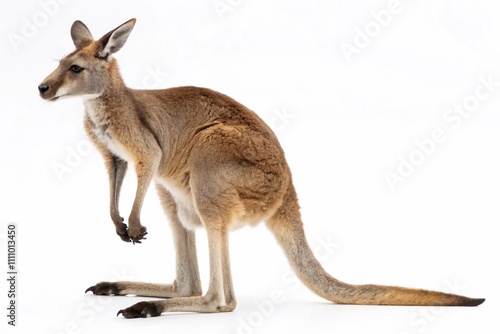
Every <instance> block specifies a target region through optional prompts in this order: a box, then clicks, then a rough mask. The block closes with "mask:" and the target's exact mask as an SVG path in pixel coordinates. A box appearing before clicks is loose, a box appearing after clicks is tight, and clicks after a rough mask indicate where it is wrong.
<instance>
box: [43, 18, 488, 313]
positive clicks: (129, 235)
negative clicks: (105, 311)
mask: <svg viewBox="0 0 500 334" xmlns="http://www.w3.org/2000/svg"><path fill="white" fill-rule="evenodd" d="M135 22H136V20H135V19H131V20H129V21H127V22H125V23H124V24H122V25H120V26H119V27H117V28H116V29H113V30H111V31H110V32H108V33H107V34H105V35H104V36H103V37H101V38H100V39H98V40H94V38H93V37H92V34H91V33H90V31H89V29H88V28H87V27H86V26H85V24H83V23H82V22H81V21H76V22H74V23H73V25H72V27H71V37H72V39H73V43H74V44H75V47H76V50H75V51H74V52H72V53H71V54H69V55H68V56H66V57H65V58H63V59H62V60H61V61H60V63H59V66H58V67H57V68H56V69H55V70H54V72H52V73H51V74H50V75H49V76H48V77H47V78H46V79H45V80H44V81H43V83H42V84H40V85H39V86H38V90H39V93H40V96H41V97H42V98H43V99H45V100H48V101H56V100H58V99H60V98H66V97H73V96H80V97H81V98H83V100H84V104H85V117H84V127H85V130H86V133H87V134H88V136H89V137H90V139H91V140H92V141H93V143H94V144H95V146H96V147H97V149H98V150H99V151H100V153H101V154H102V156H103V158H104V162H105V165H106V168H107V172H108V175H109V190H110V215H111V220H112V221H113V223H114V226H115V229H116V233H117V234H118V236H119V237H120V238H121V239H122V240H123V241H126V242H132V243H134V244H135V243H141V241H142V240H143V239H146V238H145V236H146V235H147V230H146V227H144V226H143V225H142V224H141V221H140V213H141V206H142V204H143V200H144V197H145V194H146V190H147V189H148V187H149V185H150V183H151V182H152V181H153V180H154V183H155V184H156V189H157V191H158V194H159V197H160V200H161V203H162V207H163V209H164V211H165V214H166V216H167V218H168V221H169V223H170V225H171V228H172V231H173V236H174V247H175V251H176V278H175V280H174V281H173V283H172V284H152V283H141V282H128V281H126V282H100V283H97V284H96V285H93V286H91V287H89V288H88V289H87V290H86V291H85V293H87V292H89V291H90V292H92V293H93V294H95V295H129V294H131V295H138V296H148V297H159V298H164V299H160V300H157V301H147V302H139V303H137V304H135V305H132V306H130V307H128V308H125V309H123V310H120V311H119V312H118V314H117V316H119V315H122V316H123V317H125V318H137V317H155V316H159V315H161V314H162V313H164V312H229V311H233V310H234V309H235V307H236V298H235V294H234V291H233V285H232V279H231V270H230V263H229V262H230V261H229V247H228V233H229V232H230V231H231V230H233V229H236V228H239V227H242V226H244V225H256V224H258V223H259V222H261V221H263V222H265V224H266V226H267V227H268V229H269V230H270V231H271V232H272V234H273V235H274V236H275V238H276V240H277V242H278V244H279V245H280V246H281V247H282V248H283V250H284V253H285V254H286V257H287V259H288V261H289V263H290V265H291V267H292V268H293V270H294V271H295V273H296V274H297V276H298V277H299V279H300V280H301V281H302V282H303V283H304V284H305V285H306V286H307V287H308V288H309V289H310V290H312V291H313V292H314V293H316V294H317V295H318V296H320V297H322V298H325V299H327V300H329V301H332V302H335V303H339V304H364V305H368V304H372V305H442V306H444V305H449V306H477V305H480V304H481V303H483V302H484V299H482V298H481V299H480V298H468V297H464V296H459V295H454V294H449V293H443V292H437V291H430V290H422V289H412V288H403V287H398V286H382V285H372V284H368V285H352V284H348V283H344V282H342V281H340V280H337V279H335V278H333V277H332V276H330V275H329V274H328V273H327V272H326V271H325V270H324V269H323V267H322V266H321V264H320V263H319V262H318V260H317V259H316V258H315V256H314V255H313V252H312V251H311V248H310V247H309V245H308V243H307V241H306V237H305V234H304V227H303V224H302V220H301V216H300V209H299V204H298V199H297V195H296V193H295V189H294V186H293V183H292V176H291V173H290V169H289V167H288V164H287V162H286V160H285V154H284V152H283V150H282V148H281V146H280V144H279V142H278V139H277V138H276V136H275V134H274V133H273V131H272V130H271V129H270V128H269V127H268V126H267V125H266V124H265V123H264V121H262V120H261V119H260V118H259V117H258V116H257V114H255V113H254V112H253V111H251V110H250V109H248V108H247V107H245V106H244V105H242V104H240V103H239V102H237V101H235V100H233V99H232V98H230V97H228V96H226V95H223V94H221V93H218V92H216V91H213V90H210V89H206V88H198V87H176V88H169V89H162V90H136V89H131V88H128V87H127V86H126V85H125V83H124V81H123V79H122V77H121V75H120V72H119V69H118V65H117V62H116V60H115V58H113V54H114V53H116V52H118V51H119V50H120V49H121V48H122V47H123V45H124V44H125V42H126V41H127V39H128V37H129V35H130V33H131V31H132V29H133V27H134V25H135ZM128 165H132V166H133V167H134V169H135V172H136V174H137V190H136V194H135V199H134V202H133V205H132V210H131V212H130V216H129V217H128V225H127V224H125V223H124V220H123V218H122V217H121V216H120V213H119V210H118V202H119V198H120V189H121V186H122V181H123V179H124V176H125V173H126V171H127V166H128ZM200 227H201V228H205V230H206V233H207V236H208V243H209V249H208V251H209V259H210V279H209V285H208V290H207V292H206V293H205V294H204V295H203V294H202V288H201V283H200V276H199V271H198V261H197V256H196V244H195V233H194V230H195V229H196V228H200Z"/></svg>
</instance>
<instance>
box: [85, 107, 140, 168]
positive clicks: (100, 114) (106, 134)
mask: <svg viewBox="0 0 500 334" xmlns="http://www.w3.org/2000/svg"><path fill="white" fill-rule="evenodd" d="M85 113H86V115H87V117H88V118H89V119H90V121H91V123H92V126H91V129H90V131H92V133H93V134H94V135H95V138H96V139H97V140H98V141H99V143H100V144H101V145H103V146H104V147H106V148H107V149H108V150H109V151H110V152H111V153H112V154H114V155H116V156H117V157H119V158H121V159H123V160H125V161H127V162H130V163H133V162H134V160H133V159H132V155H131V154H130V152H129V150H128V149H127V147H126V146H125V145H124V144H123V143H121V142H120V141H119V140H118V139H117V136H115V135H114V134H113V132H114V131H116V130H115V129H113V127H112V125H111V122H110V120H109V119H108V118H106V116H105V113H104V110H103V107H101V106H100V105H99V103H97V102H87V103H86V104H85ZM123 130H124V129H123Z"/></svg>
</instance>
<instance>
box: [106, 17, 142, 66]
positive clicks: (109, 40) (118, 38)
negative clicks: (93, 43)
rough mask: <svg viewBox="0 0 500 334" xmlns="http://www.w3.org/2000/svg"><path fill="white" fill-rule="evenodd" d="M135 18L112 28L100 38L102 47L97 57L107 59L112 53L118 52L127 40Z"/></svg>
mask: <svg viewBox="0 0 500 334" xmlns="http://www.w3.org/2000/svg"><path fill="white" fill-rule="evenodd" d="M135 21H136V20H135V19H131V20H128V21H127V22H125V23H124V24H122V25H121V26H119V27H118V28H116V29H114V30H111V31H110V32H108V33H107V34H106V35H104V36H102V37H101V39H100V40H99V44H100V48H99V50H98V53H97V57H98V58H101V59H107V58H108V56H109V55H110V54H112V53H115V52H118V51H119V50H120V49H121V48H122V46H123V45H124V44H125V42H126V41H127V38H128V36H129V35H130V33H131V32H132V29H133V28H134V25H135Z"/></svg>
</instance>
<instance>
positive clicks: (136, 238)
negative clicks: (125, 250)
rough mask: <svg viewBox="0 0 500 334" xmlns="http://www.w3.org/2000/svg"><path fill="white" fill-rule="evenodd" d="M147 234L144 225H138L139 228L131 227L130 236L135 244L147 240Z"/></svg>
mask: <svg viewBox="0 0 500 334" xmlns="http://www.w3.org/2000/svg"><path fill="white" fill-rule="evenodd" d="M146 234H148V232H147V229H146V227H145V226H142V225H138V226H137V227H135V226H129V228H128V236H129V238H130V240H132V242H133V243H134V244H135V243H138V244H140V243H141V240H143V239H144V240H145V239H146V238H145V236H146Z"/></svg>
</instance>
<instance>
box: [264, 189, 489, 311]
mask: <svg viewBox="0 0 500 334" xmlns="http://www.w3.org/2000/svg"><path fill="white" fill-rule="evenodd" d="M289 191H290V190H289ZM286 197H288V198H285V201H284V203H283V205H282V207H281V208H280V209H278V211H277V212H276V213H275V215H274V216H273V217H271V219H269V220H268V221H267V223H266V225H267V226H268V228H269V229H270V230H271V232H272V233H273V234H274V236H275V237H276V239H277V241H278V243H279V244H280V245H281V247H282V248H283V250H284V251H285V254H286V256H287V258H288V262H289V263H290V265H291V267H292V269H293V270H294V271H295V273H296V274H297V276H298V277H299V279H300V280H301V281H302V283H304V284H305V285H306V286H307V287H308V288H309V289H310V290H312V291H313V292H314V293H316V294H317V295H318V296H320V297H322V298H325V299H327V300H330V301H332V302H335V303H338V304H360V305H421V306H424V305H425V306H477V305H480V304H482V303H483V302H484V299H483V298H468V297H464V296H459V295H454V294H449V293H443V292H437V291H430V290H422V289H412V288H403V287H398V286H383V285H373V284H366V285H352V284H348V283H344V282H342V281H339V280H337V279H335V278H333V277H332V276H330V275H329V274H328V273H327V272H326V271H325V270H324V269H323V267H322V266H321V264H320V263H319V262H318V260H317V259H316V257H315V256H314V254H313V252H312V251H311V249H310V247H309V245H308V243H307V241H306V238H305V234H304V229H303V226H302V222H301V220H300V213H299V212H298V211H299V208H298V204H297V201H296V197H295V193H294V191H293V189H292V193H291V194H287V196H286Z"/></svg>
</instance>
